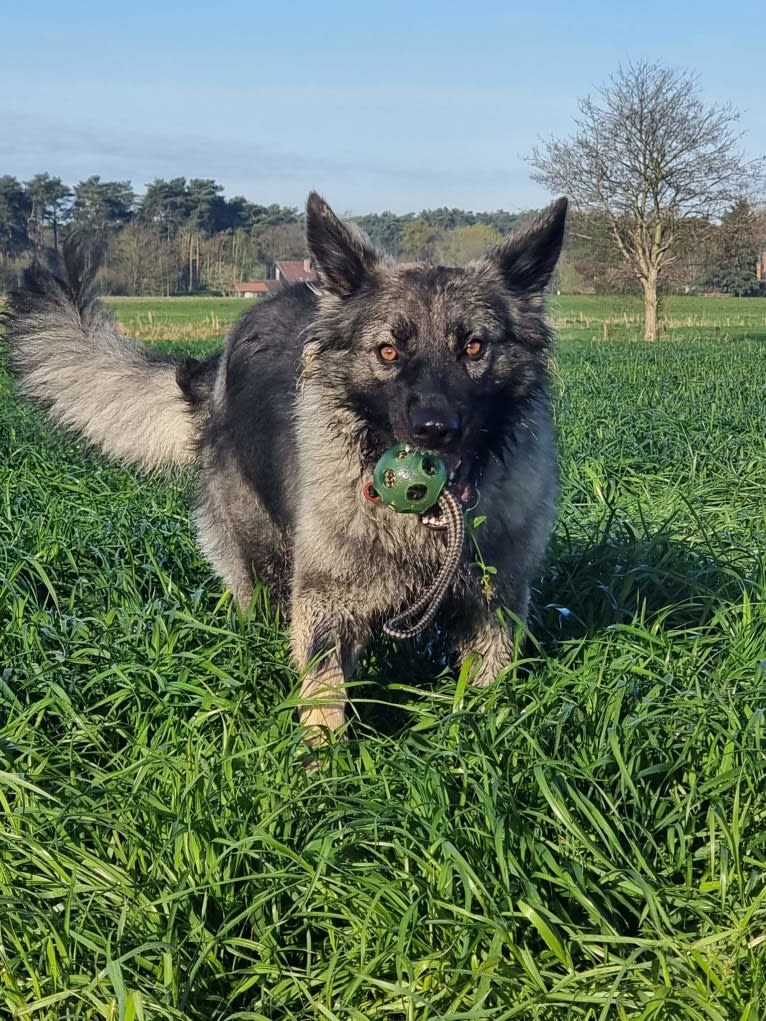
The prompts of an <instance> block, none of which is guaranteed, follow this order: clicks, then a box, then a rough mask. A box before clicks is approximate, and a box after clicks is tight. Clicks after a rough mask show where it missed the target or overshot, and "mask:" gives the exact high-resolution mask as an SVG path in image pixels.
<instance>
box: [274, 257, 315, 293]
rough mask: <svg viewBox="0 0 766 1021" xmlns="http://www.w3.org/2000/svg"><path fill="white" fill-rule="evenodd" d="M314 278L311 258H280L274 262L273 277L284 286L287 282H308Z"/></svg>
mask: <svg viewBox="0 0 766 1021" xmlns="http://www.w3.org/2000/svg"><path fill="white" fill-rule="evenodd" d="M316 278H317V275H316V270H315V269H314V267H313V266H312V265H311V259H287V260H285V259H281V260H279V261H278V262H275V263H274V279H275V280H279V281H280V282H281V283H282V284H284V286H285V287H287V286H288V285H289V284H310V283H312V282H313V281H314V280H316Z"/></svg>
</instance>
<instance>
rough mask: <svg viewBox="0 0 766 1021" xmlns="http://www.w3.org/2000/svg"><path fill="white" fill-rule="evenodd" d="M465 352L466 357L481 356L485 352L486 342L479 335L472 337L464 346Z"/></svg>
mask: <svg viewBox="0 0 766 1021" xmlns="http://www.w3.org/2000/svg"><path fill="white" fill-rule="evenodd" d="M463 354H464V355H465V356H466V358H481V356H482V355H483V354H484V342H483V341H481V340H479V338H478V337H472V338H471V340H469V341H468V343H467V344H466V346H465V347H464V348H463Z"/></svg>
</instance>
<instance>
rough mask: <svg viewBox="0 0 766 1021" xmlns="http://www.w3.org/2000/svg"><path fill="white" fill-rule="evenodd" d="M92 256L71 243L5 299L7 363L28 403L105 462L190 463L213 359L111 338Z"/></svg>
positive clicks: (108, 315) (31, 270) (154, 465)
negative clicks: (163, 351)
mask: <svg viewBox="0 0 766 1021" xmlns="http://www.w3.org/2000/svg"><path fill="white" fill-rule="evenodd" d="M98 264H99V259H98V255H97V254H96V253H95V252H94V251H93V250H92V249H89V248H87V247H86V246H84V245H82V244H80V243H78V242H76V241H75V242H71V243H69V244H67V245H66V246H65V248H64V252H63V255H62V256H61V257H59V258H57V259H56V260H55V263H54V265H53V266H52V268H50V269H46V268H44V267H42V266H38V265H35V266H32V267H30V268H29V269H28V270H27V271H26V273H25V274H24V277H23V281H22V284H21V286H20V287H19V288H18V289H17V290H15V291H13V292H12V293H11V295H10V300H9V310H8V319H9V332H8V339H9V342H10V355H11V364H12V366H13V367H14V369H15V370H16V372H17V373H18V376H19V379H20V388H21V390H22V392H23V393H24V394H26V395H27V396H29V397H31V398H34V399H35V400H38V401H40V402H41V403H42V404H43V405H44V406H45V407H46V408H47V410H48V414H49V416H50V418H51V419H52V420H53V421H54V422H55V423H56V424H57V425H59V426H62V427H64V428H66V429H70V430H72V431H74V432H76V433H78V434H79V435H81V436H83V437H85V438H86V439H88V440H90V442H91V443H94V444H96V445H97V446H98V447H100V448H101V450H102V451H103V452H104V453H105V454H107V455H108V456H109V457H113V458H117V459H119V460H121V461H125V462H130V463H133V464H138V465H140V466H142V467H143V468H146V469H153V468H161V467H165V466H170V465H183V464H190V463H192V462H193V461H195V460H196V456H197V454H196V451H197V440H198V435H199V430H200V427H201V420H202V419H203V418H204V404H205V403H206V398H207V394H208V392H209V389H210V388H211V387H212V377H213V374H214V365H213V360H211V361H210V362H204V363H202V362H196V361H195V360H194V359H180V358H173V357H171V356H168V355H163V354H159V353H158V352H156V351H152V350H151V349H150V348H147V347H145V346H144V345H143V344H140V343H138V342H137V341H133V340H128V339H126V338H125V337H123V336H121V335H120V333H119V332H118V331H117V329H116V327H115V325H114V321H113V318H112V315H111V313H110V312H109V311H108V310H107V309H106V308H105V307H104V306H103V305H102V304H101V303H100V302H99V301H98V300H97V299H96V296H95V291H94V286H93V281H94V277H95V274H96V270H97V268H98Z"/></svg>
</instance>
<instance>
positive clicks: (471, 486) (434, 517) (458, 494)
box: [419, 454, 476, 531]
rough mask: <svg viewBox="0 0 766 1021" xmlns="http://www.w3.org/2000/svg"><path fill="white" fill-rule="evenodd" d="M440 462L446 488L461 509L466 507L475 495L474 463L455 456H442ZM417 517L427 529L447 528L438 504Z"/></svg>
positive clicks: (438, 529)
mask: <svg viewBox="0 0 766 1021" xmlns="http://www.w3.org/2000/svg"><path fill="white" fill-rule="evenodd" d="M442 460H443V461H444V465H445V467H446V469H447V486H446V488H447V489H448V490H449V491H450V493H451V494H452V495H453V496H454V497H455V499H456V500H457V501H458V503H460V504H461V506H462V507H463V508H466V507H468V506H469V504H470V503H472V502H473V500H474V498H475V495H476V487H475V483H474V480H473V474H474V473H473V467H474V462H473V461H471V460H470V459H469V458H464V457H458V456H457V455H456V454H445V455H442ZM419 516H420V520H421V522H422V523H423V524H424V525H426V526H427V527H428V528H432V529H434V530H436V531H441V530H442V529H444V528H446V527H447V525H446V522H445V521H444V520H443V517H442V512H441V508H440V507H439V506H438V504H437V505H435V506H434V507H431V509H430V510H427V511H426V512H425V513H424V514H421V515H419Z"/></svg>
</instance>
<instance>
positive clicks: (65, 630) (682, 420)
mask: <svg viewBox="0 0 766 1021" xmlns="http://www.w3.org/2000/svg"><path fill="white" fill-rule="evenodd" d="M572 300H573V301H574V302H580V301H585V299H572ZM748 304H749V303H748ZM590 307H591V308H593V305H591V306H590ZM571 308H572V310H573V311H574V313H575V314H576V313H577V311H578V306H577V305H576V304H573V305H572V306H571ZM580 308H584V306H582V305H581V306H580ZM597 308H598V306H596V310H597ZM700 314H702V313H700ZM704 314H705V315H708V311H707V306H705V309H704ZM611 315H612V311H611V310H610V309H609V308H608V307H606V305H604V306H602V318H609V317H610V316H611ZM724 315H725V313H724ZM594 318H595V316H594ZM576 332H577V330H573V332H572V333H571V334H569V335H568V339H565V340H564V342H563V343H562V344H561V345H560V349H559V354H558V359H557V370H558V380H559V383H558V394H557V421H558V427H559V430H560V436H561V448H562V449H561V464H562V481H563V501H562V508H561V515H560V520H559V525H558V529H557V532H556V536H555V539H554V542H553V546H552V549H551V556H550V562H549V566H548V568H547V571H546V574H545V576H544V578H543V579H542V580H541V583H540V589H539V591H538V593H537V600H536V603H537V611H536V620H535V621H534V624H533V632H534V638H533V639H530V640H529V641H528V642H527V643H526V645H525V646H524V647H523V650H522V651H521V653H520V655H519V658H518V660H517V661H516V662H514V663H512V664H510V666H509V669H508V671H507V674H506V675H505V676H504V677H503V678H501V679H500V681H499V682H498V684H497V685H496V686H495V687H493V688H492V689H490V690H489V691H485V692H475V691H472V690H467V689H466V687H465V678H464V677H458V676H455V675H454V674H453V673H451V672H450V671H449V670H447V669H444V668H443V667H441V666H439V665H436V666H433V665H430V666H429V664H428V663H427V662H425V661H424V660H422V659H421V660H417V659H416V658H415V657H413V656H412V655H411V654H410V653H409V652H408V651H407V650H399V651H397V650H394V649H392V648H391V647H390V646H386V645H381V646H380V647H379V648H378V649H377V650H376V651H375V653H374V655H373V656H372V657H371V661H370V663H369V664H368V665H367V666H366V667H365V669H364V671H363V673H362V675H361V676H360V678H359V680H358V682H357V683H356V684H355V685H354V697H355V710H356V713H357V716H356V718H355V719H354V721H353V723H352V725H351V728H350V729H351V733H350V737H351V740H350V741H349V742H348V743H347V744H345V745H342V746H334V747H331V748H329V749H328V750H327V752H326V755H325V762H324V764H323V768H321V769H319V770H316V771H313V772H308V773H307V772H306V771H305V770H304V769H303V768H302V765H301V762H302V756H303V750H302V747H301V744H300V738H299V734H298V731H297V728H296V725H295V719H294V706H295V698H296V694H297V686H298V682H297V678H296V675H295V674H294V672H293V670H292V669H291V667H290V664H289V658H288V648H287V639H286V635H285V633H284V631H283V630H282V629H281V628H280V627H279V622H278V621H274V620H273V617H272V616H271V615H270V614H269V612H268V601H267V596H266V594H265V593H260V594H259V598H258V600H257V601H256V605H255V606H254V608H253V610H252V612H251V613H250V615H249V616H248V618H247V619H246V620H242V619H240V618H239V617H238V615H237V614H236V612H235V611H234V610H233V608H232V606H231V603H230V600H229V599H228V597H227V596H225V594H224V593H223V592H222V590H221V586H220V584H219V582H218V581H217V580H216V579H215V578H214V577H212V575H211V574H210V572H209V571H208V569H207V568H206V567H205V565H204V564H203V563H202V561H201V560H200V557H199V554H198V552H197V550H196V547H195V543H194V538H193V535H192V533H191V529H190V526H189V522H188V516H187V506H188V496H189V488H190V480H189V479H188V478H185V477H177V478H174V479H170V480H168V479H165V480H162V479H150V480H146V479H141V478H138V477H136V476H134V475H132V474H130V473H128V472H125V471H122V470H119V469H118V468H115V467H113V466H109V465H106V464H105V463H103V462H101V461H100V460H99V459H97V458H95V457H93V456H92V455H88V454H86V453H85V451H84V450H83V449H82V447H81V446H80V445H78V444H73V443H71V442H69V441H67V440H65V439H62V438H61V437H57V436H55V435H52V434H51V433H50V432H49V431H48V430H47V428H46V427H45V426H44V424H43V423H42V422H41V420H40V418H39V417H38V415H37V414H36V413H34V412H32V411H30V410H29V409H28V408H26V407H24V406H22V405H20V404H19V403H17V402H16V401H15V399H14V398H13V397H11V396H8V395H7V381H6V377H5V376H3V377H2V383H1V384H0V385H1V386H2V389H3V393H4V396H3V401H2V403H1V404H0V452H1V453H0V642H1V643H2V645H1V648H2V657H1V664H2V665H1V666H0V1016H4V1017H5V1016H8V1017H19V1018H21V1017H29V1018H34V1019H41V1021H43V1019H44V1021H62V1019H74V1018H78V1019H79V1018H88V1019H90V1018H109V1019H118V1018H119V1019H124V1021H132V1019H141V1018H146V1019H158V1018H162V1019H194V1021H224V1019H226V1021H235V1019H236V1021H240V1019H241V1021H245V1019H249V1021H255V1019H269V1021H271V1019H295V1018H307V1019H309V1018H310V1019H324V1021H333V1019H343V1021H369V1019H386V1021H447V1019H449V1021H479V1019H493V1021H506V1019H507V1021H510V1019H512V1018H520V1019H525V1021H561V1019H572V1021H611V1019H626V1021H627V1019H630V1021H633V1019H653V1021H702V1019H704V1021H762V1019H763V1018H764V1017H766V992H765V991H764V990H765V986H766V882H765V879H766V785H765V784H764V766H765V765H766V720H765V719H764V714H765V713H766V602H765V599H764V593H765V584H766V582H765V574H766V571H765V570H764V556H763V551H764V538H765V537H766V500H764V490H765V488H766V438H765V437H766V400H765V398H766V386H765V385H764V382H763V371H762V364H763V352H764V347H763V344H761V343H758V342H757V341H755V340H744V339H743V340H740V341H738V342H736V343H728V342H724V341H720V342H716V341H715V339H708V340H700V341H696V342H694V343H691V342H687V341H674V340H671V341H669V342H668V343H664V344H658V345H653V346H644V345H642V344H633V343H616V342H613V341H609V342H605V343H604V342H591V341H589V340H587V339H584V337H583V336H582V335H581V336H580V337H579V338H578V337H577V336H576V335H575V334H576ZM595 332H596V333H597V334H598V333H599V331H598V330H596V331H595ZM711 333H712V334H713V336H714V335H715V334H714V330H713V331H711ZM599 335H600V334H599Z"/></svg>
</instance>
